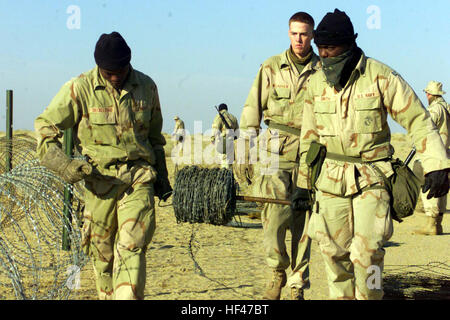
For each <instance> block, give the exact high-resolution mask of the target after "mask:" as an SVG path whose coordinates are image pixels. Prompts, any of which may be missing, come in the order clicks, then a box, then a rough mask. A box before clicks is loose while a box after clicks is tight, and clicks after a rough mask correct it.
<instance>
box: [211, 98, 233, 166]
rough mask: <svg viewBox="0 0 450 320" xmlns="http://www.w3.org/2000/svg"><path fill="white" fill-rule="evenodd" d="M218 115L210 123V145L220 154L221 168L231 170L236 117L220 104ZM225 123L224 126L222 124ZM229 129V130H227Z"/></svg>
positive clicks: (223, 104)
mask: <svg viewBox="0 0 450 320" xmlns="http://www.w3.org/2000/svg"><path fill="white" fill-rule="evenodd" d="M218 112H219V113H220V114H218V115H216V116H215V117H214V120H213V123H212V135H211V143H212V144H215V145H216V150H217V152H218V153H219V154H220V159H221V163H220V166H221V167H222V168H227V169H232V167H233V159H234V137H235V136H236V134H237V131H236V130H238V129H239V123H238V120H237V119H236V117H235V116H234V115H233V114H231V113H230V112H229V111H228V106H227V105H226V104H225V103H221V104H220V105H219V108H218ZM224 121H226V124H225V123H224ZM227 127H229V128H227Z"/></svg>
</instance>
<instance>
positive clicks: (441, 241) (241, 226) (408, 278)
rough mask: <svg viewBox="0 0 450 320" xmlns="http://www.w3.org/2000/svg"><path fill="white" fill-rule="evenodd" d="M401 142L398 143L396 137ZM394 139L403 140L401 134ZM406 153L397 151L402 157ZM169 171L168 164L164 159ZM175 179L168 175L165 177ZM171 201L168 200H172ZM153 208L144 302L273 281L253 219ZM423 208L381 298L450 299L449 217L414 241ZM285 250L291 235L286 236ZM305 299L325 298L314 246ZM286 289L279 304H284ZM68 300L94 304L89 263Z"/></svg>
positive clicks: (405, 233) (397, 238) (215, 294)
mask: <svg viewBox="0 0 450 320" xmlns="http://www.w3.org/2000/svg"><path fill="white" fill-rule="evenodd" d="M398 137H400V138H398ZM398 137H397V138H396V141H397V142H398V141H400V142H402V143H405V141H406V142H407V140H405V139H404V138H403V137H401V136H400V135H399V136H398ZM407 153H408V149H407V148H402V150H401V152H399V154H400V156H399V157H400V158H404V157H405V156H406V154H407ZM168 167H169V172H173V163H172V162H171V161H170V158H168ZM170 178H171V180H172V182H173V179H174V177H173V175H171V176H170ZM170 202H171V200H170V199H169V203H170ZM164 205H166V204H165V203H160V204H158V203H157V230H156V232H155V235H154V237H153V240H152V243H151V245H150V248H149V250H148V252H147V280H146V290H145V299H147V300H259V299H261V298H262V293H263V291H264V287H265V285H266V282H267V280H268V279H269V276H270V270H269V269H268V268H267V267H266V265H265V261H264V255H263V247H262V233H263V230H262V227H261V223H260V221H259V220H258V219H254V218H250V217H249V215H247V214H237V215H236V216H235V217H234V218H235V220H234V221H233V222H231V223H230V224H229V225H227V226H214V225H210V224H205V223H203V224H190V223H180V224H178V223H177V222H176V218H175V215H174V211H173V208H172V207H171V206H164ZM423 220H424V217H423V209H422V206H421V203H419V204H418V207H417V210H416V213H415V214H414V215H413V216H411V217H409V218H407V219H405V220H404V221H403V222H402V223H398V222H394V230H395V231H394V235H393V237H392V238H391V239H390V241H389V242H388V243H387V244H386V247H385V250H386V256H385V270H384V273H383V278H384V282H385V283H384V288H385V299H390V300H397V299H437V300H441V299H450V251H449V248H450V246H449V245H450V215H448V214H447V215H446V217H445V218H444V221H443V229H444V235H440V236H419V235H412V234H411V231H412V230H414V229H415V228H416V227H417V226H419V225H420V224H422V223H423ZM286 241H287V245H288V248H289V242H290V235H289V232H288V237H287V240H286ZM310 281H311V288H310V289H309V290H307V291H305V298H306V299H308V300H326V299H328V287H327V283H326V275H325V271H324V265H323V262H322V257H321V256H320V252H319V250H318V246H317V243H315V242H313V244H312V251H311V260H310ZM289 295H290V293H289V290H288V289H285V290H283V293H282V297H281V298H282V299H283V300H286V299H289V298H290V297H289ZM70 299H96V291H95V282H94V279H93V272H92V266H91V263H88V264H87V265H86V266H85V267H84V268H83V270H82V273H81V288H80V289H78V290H76V291H74V294H73V295H72V296H71V297H70Z"/></svg>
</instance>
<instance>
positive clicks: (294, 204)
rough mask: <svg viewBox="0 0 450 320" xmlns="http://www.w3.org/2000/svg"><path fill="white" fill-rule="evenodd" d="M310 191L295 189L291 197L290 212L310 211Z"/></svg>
mask: <svg viewBox="0 0 450 320" xmlns="http://www.w3.org/2000/svg"><path fill="white" fill-rule="evenodd" d="M310 193H311V190H308V189H302V188H296V189H295V191H294V193H293V194H292V196H291V209H292V211H307V210H311V197H310Z"/></svg>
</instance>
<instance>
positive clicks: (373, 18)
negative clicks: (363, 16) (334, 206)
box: [366, 5, 381, 30]
mask: <svg viewBox="0 0 450 320" xmlns="http://www.w3.org/2000/svg"><path fill="white" fill-rule="evenodd" d="M366 13H367V14H370V16H369V17H368V18H367V20H366V26H367V28H368V29H371V30H373V29H377V30H379V29H381V9H380V7H378V6H376V5H370V6H368V7H367V9H366Z"/></svg>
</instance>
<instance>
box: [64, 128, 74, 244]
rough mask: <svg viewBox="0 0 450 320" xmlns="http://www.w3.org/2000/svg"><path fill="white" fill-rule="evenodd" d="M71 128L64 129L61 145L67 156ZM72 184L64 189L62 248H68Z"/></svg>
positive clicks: (70, 151)
mask: <svg viewBox="0 0 450 320" xmlns="http://www.w3.org/2000/svg"><path fill="white" fill-rule="evenodd" d="M72 136H73V129H72V128H70V129H66V130H64V138H63V146H64V152H65V153H66V155H67V156H68V157H69V158H72V155H73V137H72ZM72 188H73V187H72V185H67V186H66V188H65V189H64V211H63V235H62V249H63V250H65V251H69V250H70V233H71V232H72V212H71V209H70V208H71V207H72V206H71V205H72V192H71V191H72Z"/></svg>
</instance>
